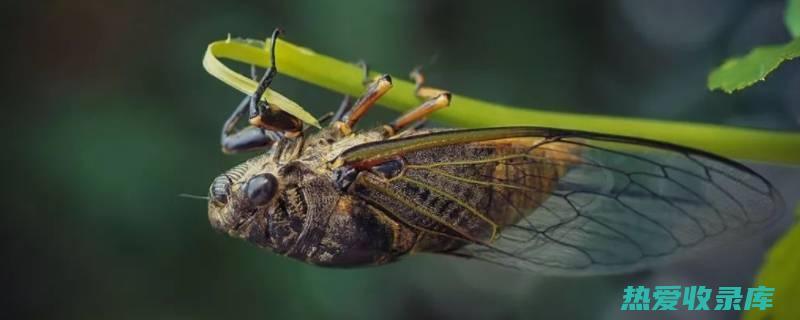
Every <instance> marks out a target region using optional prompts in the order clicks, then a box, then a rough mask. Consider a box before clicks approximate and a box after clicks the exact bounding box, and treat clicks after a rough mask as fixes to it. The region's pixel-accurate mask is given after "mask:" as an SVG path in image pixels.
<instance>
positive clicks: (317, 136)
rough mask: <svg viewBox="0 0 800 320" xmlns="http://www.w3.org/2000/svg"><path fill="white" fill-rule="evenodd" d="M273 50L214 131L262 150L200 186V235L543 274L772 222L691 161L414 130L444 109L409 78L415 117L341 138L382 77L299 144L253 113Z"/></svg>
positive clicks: (345, 257)
mask: <svg viewBox="0 0 800 320" xmlns="http://www.w3.org/2000/svg"><path fill="white" fill-rule="evenodd" d="M277 36H278V32H277V31H276V32H275V33H273V38H272V40H273V41H272V44H273V47H272V51H271V54H272V59H271V66H270V67H269V68H268V69H267V70H266V72H265V74H264V75H263V77H262V78H261V79H260V81H259V86H258V89H257V90H256V91H255V92H254V93H253V94H252V95H251V96H248V97H246V98H245V99H244V100H243V101H242V102H241V103H240V104H239V106H238V107H237V108H236V110H235V111H234V113H233V114H232V115H231V117H230V118H229V119H228V120H227V121H226V123H225V125H224V126H223V130H222V147H223V151H225V152H226V153H234V152H241V151H248V150H262V151H264V152H262V153H261V154H260V155H258V156H256V157H254V158H252V159H250V160H248V161H246V162H244V163H242V164H240V165H237V166H235V167H234V168H232V169H230V170H228V171H227V172H225V173H224V174H222V175H220V176H219V177H217V178H216V179H214V181H213V183H212V184H211V187H210V190H209V202H208V218H209V220H210V222H211V225H212V226H213V227H214V228H215V229H216V230H219V231H221V232H223V233H227V234H228V235H230V236H233V237H236V238H241V239H245V240H246V241H249V242H251V243H253V244H255V245H256V246H258V247H261V248H266V249H269V250H271V251H273V252H275V253H277V254H281V255H285V256H288V257H291V258H295V259H298V260H301V261H304V262H308V263H312V264H316V265H320V266H331V267H354V266H365V265H381V264H386V263H389V262H393V261H396V260H398V258H400V257H403V256H406V255H410V254H413V253H420V252H427V253H438V254H443V255H452V256H458V257H466V258H474V259H477V260H483V261H488V262H491V263H496V264H500V265H504V266H509V267H513V268H517V269H524V270H534V271H537V272H542V273H547V274H561V275H585V274H599V273H618V272H628V271H634V270H639V269H643V268H647V267H650V266H653V265H655V264H661V263H664V262H665V261H670V260H672V259H673V258H675V257H680V256H691V255H692V254H695V253H697V252H699V251H700V250H703V248H704V247H708V246H710V245H712V244H715V243H721V242H724V241H726V239H728V240H729V239H732V238H735V237H738V236H741V235H743V234H748V233H752V232H753V231H755V230H758V229H759V228H763V227H765V226H767V225H770V223H771V222H773V221H775V220H776V218H777V217H778V216H779V212H780V206H781V202H782V200H781V199H780V196H779V194H778V192H777V191H776V190H775V188H774V187H773V186H772V185H771V184H770V183H769V182H768V181H767V180H766V179H764V178H763V177H761V176H760V175H758V174H757V173H755V172H754V171H752V170H751V169H749V168H747V167H746V166H744V165H742V164H739V163H737V162H734V161H732V160H728V159H725V158H722V157H720V156H716V155H713V154H710V153H707V152H704V151H701V150H695V149H691V148H687V147H682V146H678V145H674V144H669V143H664V142H657V141H651V140H645V139H638V138H633V137H623V136H615V135H608V134H600V133H592V132H583V131H572V130H561V129H553V128H541V127H501V128H483V129H468V130H452V129H422V128H420V127H419V126H417V125H416V124H417V123H419V121H420V120H423V119H424V118H426V117H427V116H428V115H429V114H430V113H432V112H434V111H435V110H438V109H440V108H443V107H446V106H448V105H449V103H450V99H451V95H450V94H449V93H447V92H444V91H441V90H436V89H432V88H428V87H423V86H422V79H423V78H422V76H421V74H420V73H414V74H413V76H414V78H415V80H416V82H417V93H418V95H419V96H420V97H421V99H420V101H421V104H420V106H419V107H418V108H416V109H413V110H412V111H410V112H408V113H406V114H404V115H402V116H401V117H399V118H398V119H396V120H395V121H393V122H391V123H389V124H388V125H385V126H382V127H379V128H375V129H372V130H365V131H354V130H353V127H354V125H355V124H356V122H357V121H358V120H359V118H361V117H362V116H363V115H364V113H365V112H366V111H367V110H368V109H369V108H370V106H372V105H373V104H374V103H375V101H376V100H378V98H380V97H381V96H382V95H383V94H384V93H386V92H387V91H388V90H390V88H391V87H392V80H391V77H389V76H388V75H384V76H379V77H376V78H374V79H371V82H369V83H367V85H366V91H365V93H364V95H363V96H362V97H360V98H359V99H357V100H356V101H354V102H352V103H350V102H351V101H350V100H349V99H347V98H346V99H345V101H344V102H343V103H342V105H341V107H340V108H339V110H338V112H336V113H335V115H334V116H332V117H331V119H330V122H329V125H327V126H326V127H325V128H322V129H320V130H319V131H318V132H316V133H313V134H307V130H305V128H304V125H303V122H302V121H300V120H298V119H297V118H295V117H293V116H292V115H290V114H288V113H286V112H284V111H281V110H280V109H279V108H278V107H275V106H273V105H270V104H269V102H265V101H261V99H260V98H261V95H262V94H263V93H264V91H265V90H266V88H267V87H269V86H270V84H271V82H272V80H273V79H274V77H275V75H276V74H277V68H276V65H275V63H276V59H275V48H274V44H275V39H276V37H277ZM365 69H366V68H365ZM365 74H366V73H365ZM254 77H255V75H254ZM245 116H247V117H248V120H249V121H248V122H249V124H248V126H246V127H244V128H241V129H237V128H236V127H237V123H238V121H239V120H240V119H241V118H243V117H245Z"/></svg>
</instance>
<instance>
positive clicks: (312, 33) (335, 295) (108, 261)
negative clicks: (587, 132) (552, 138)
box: [0, 0, 800, 319]
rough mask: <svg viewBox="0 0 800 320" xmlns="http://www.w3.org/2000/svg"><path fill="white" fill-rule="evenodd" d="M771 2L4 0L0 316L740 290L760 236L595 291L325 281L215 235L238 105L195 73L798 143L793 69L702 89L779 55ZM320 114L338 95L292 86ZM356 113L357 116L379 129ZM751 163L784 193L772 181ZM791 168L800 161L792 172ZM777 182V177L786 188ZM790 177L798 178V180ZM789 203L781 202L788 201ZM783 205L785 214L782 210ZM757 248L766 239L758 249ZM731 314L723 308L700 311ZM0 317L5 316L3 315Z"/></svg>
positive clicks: (354, 278)
mask: <svg viewBox="0 0 800 320" xmlns="http://www.w3.org/2000/svg"><path fill="white" fill-rule="evenodd" d="M784 8H785V4H784V2H783V1H744V0H674V1H637V0H617V1H602V2H601V1H575V2H562V3H558V4H556V3H545V2H543V1H528V2H522V1H474V2H468V1H455V0H452V1H448V0H444V1H425V0H415V1H367V0H353V1H311V0H294V1H266V0H261V1H138V2H137V1H130V2H109V1H96V0H89V1H79V2H78V1H64V0H57V1H40V2H22V1H14V2H7V3H4V4H2V13H0V14H1V15H2V23H3V26H4V29H3V30H5V32H4V42H5V44H4V49H5V50H4V56H5V64H4V72H3V88H4V90H3V91H4V94H3V95H2V98H1V99H2V105H3V108H4V109H5V112H4V113H3V115H4V116H3V117H2V118H0V121H2V124H3V126H2V130H3V133H4V136H5V137H6V141H5V142H4V144H5V145H6V147H5V148H4V150H5V152H4V156H3V157H2V159H3V164H4V166H3V167H4V168H5V169H6V170H5V172H4V173H3V178H4V179H3V184H2V194H3V196H4V197H3V198H4V204H5V210H4V214H3V215H2V224H0V225H1V226H2V228H3V229H4V230H2V233H0V234H2V247H3V253H4V259H3V269H5V270H4V272H3V275H4V279H3V284H4V286H3V287H4V290H3V295H4V296H3V299H2V304H3V306H2V310H3V311H2V312H3V313H4V314H6V315H8V316H18V317H20V318H33V319H45V318H58V319H107V318H115V319H219V318H242V319H252V318H262V319H266V318H269V319H306V318H312V317H313V318H347V319H375V318H381V319H401V318H432V319H433V318H435V319H469V318H493V319H532V318H542V319H551V318H556V317H558V318H564V319H596V318H607V319H619V318H635V319H638V318H643V317H644V318H648V317H653V318H656V317H657V318H662V319H663V318H665V317H666V318H684V317H685V318H696V317H698V316H700V315H699V314H697V313H695V314H682V313H669V314H646V313H638V314H634V313H620V312H619V311H618V309H619V303H620V301H621V300H620V299H621V295H622V289H623V288H624V287H625V286H626V285H629V284H642V283H643V284H651V283H655V284H665V285H672V284H678V285H707V286H713V285H715V284H719V283H723V284H727V285H741V286H749V285H750V283H749V281H751V280H752V277H753V274H754V272H755V270H757V267H758V265H759V263H760V258H761V254H763V252H764V250H765V248H766V247H767V245H768V244H769V241H768V240H769V239H765V240H764V241H761V240H758V241H749V242H747V243H741V244H737V245H736V246H735V247H733V248H722V249H720V250H719V251H718V252H716V253H714V254H710V255H709V256H708V257H705V258H704V260H703V259H700V260H696V261H688V262H685V263H683V264H679V265H674V266H670V267H668V268H665V269H663V270H658V271H654V272H646V273H641V274H635V275H624V276H614V277H600V278H579V279H559V278H543V277H537V276H536V275H531V274H526V273H521V272H518V271H513V270H505V269H500V268H498V267H495V266H492V265H485V264H481V263H478V262H472V261H462V260H458V259H454V258H442V257H434V256H426V255H421V256H415V257H411V258H409V259H405V260H404V261H401V262H399V263H396V264H393V265H389V266H385V267H380V268H367V269H351V270H336V269H322V268H318V267H314V266H309V265H305V264H302V263H298V262H294V261H290V260H287V259H285V258H282V257H279V256H275V255H272V254H269V253H265V252H262V251H260V250H258V249H256V248H254V247H252V246H250V245H248V244H246V243H244V242H242V241H237V240H234V239H229V238H228V237H226V236H223V235H220V234H217V233H214V232H213V231H212V230H211V228H210V226H209V224H208V221H207V218H206V204H205V202H204V201H198V200H191V199H185V198H179V197H178V196H177V195H178V194H179V193H195V194H204V193H205V192H206V190H207V187H208V185H209V183H210V182H211V179H213V178H214V177H215V176H216V175H217V174H219V173H221V172H222V171H223V170H226V169H227V168H229V167H231V166H233V165H234V164H236V163H237V162H240V161H242V160H243V159H245V158H246V155H245V156H235V157H231V156H224V155H222V154H221V153H220V152H219V150H220V147H219V142H218V139H219V129H220V127H221V125H222V122H223V121H224V119H225V118H226V117H227V116H228V114H229V113H230V112H231V111H232V109H233V108H234V107H235V105H236V104H237V103H238V102H239V101H240V99H241V95H240V94H239V93H237V92H235V91H234V90H233V89H231V88H229V87H227V86H225V85H223V84H222V83H221V82H219V81H217V80H215V79H213V78H211V77H210V76H208V75H207V74H206V73H205V71H204V70H203V68H202V66H201V64H200V60H201V58H202V55H203V52H204V50H205V47H206V45H207V44H208V43H209V42H211V41H214V40H219V39H223V38H225V36H226V35H227V34H228V33H231V34H232V35H234V36H242V37H252V38H264V37H267V36H268V35H269V33H270V32H271V31H272V29H273V28H274V27H276V26H279V27H282V28H283V29H284V30H285V31H286V35H285V38H286V39H287V40H289V41H291V42H293V43H296V44H300V45H303V46H307V47H310V48H313V49H314V50H316V51H318V52H320V53H323V54H327V55H331V56H334V57H337V58H339V59H343V60H347V61H356V60H358V59H364V60H366V61H368V62H370V64H371V66H372V67H373V68H374V69H376V70H379V71H382V72H390V73H393V74H395V75H399V76H403V75H405V74H406V73H407V72H408V71H409V70H410V69H411V68H413V67H414V66H416V65H419V64H425V65H426V74H427V75H428V80H429V83H431V84H432V85H435V86H439V87H445V88H448V89H451V90H452V91H454V92H457V93H460V94H464V95H468V96H473V97H477V98H481V99H484V100H488V101H496V102H500V103H504V104H509V105H517V106H536V107H538V108H542V109H551V110H560V111H572V112H586V113H599V114H614V115H625V116H634V117H647V118H658V119H676V120H691V121H702V122H711V123H721V124H729V125H736V126H749V127H758V128H769V129H784V130H798V119H800V90H798V88H800V72H798V71H800V64H799V63H798V62H797V61H793V62H790V63H787V64H785V65H784V66H782V67H781V68H780V69H779V70H778V71H776V72H775V73H774V74H772V75H770V77H769V78H768V81H767V82H766V83H761V84H758V85H756V86H754V87H753V88H750V89H747V90H745V91H743V92H741V93H737V94H735V95H725V94H722V93H719V92H713V93H712V92H708V91H707V90H706V89H705V81H706V76H707V73H708V72H709V71H710V70H711V69H712V68H713V67H715V66H717V65H718V64H720V63H721V62H722V61H723V60H724V59H725V58H726V57H729V56H732V55H742V54H744V53H746V52H747V51H749V49H750V48H752V47H754V46H757V45H763V44H771V43H783V42H786V41H787V40H788V39H789V38H790V37H789V35H788V33H787V31H786V29H785V26H784V25H783V20H782V15H783V10H784ZM274 86H275V88H277V90H278V91H280V92H281V93H283V94H285V95H286V96H288V97H291V98H292V99H294V100H295V101H297V102H299V103H300V104H301V105H303V106H305V107H306V108H307V110H309V111H310V112H312V113H313V114H315V115H321V114H323V113H324V112H326V111H332V110H334V108H335V107H336V106H337V105H338V103H339V100H340V96H339V95H338V94H335V93H332V92H327V91H324V90H322V89H319V88H314V87H312V86H309V85H307V84H304V83H300V82H298V81H296V80H293V79H290V78H288V77H285V76H284V77H279V78H278V79H277V80H276V81H275V83H274ZM394 115H395V113H394V112H391V111H388V110H386V109H383V108H376V109H375V110H373V111H371V113H370V114H369V115H368V117H367V119H366V120H364V121H362V123H364V124H367V125H375V124H378V123H381V122H383V121H388V120H389V119H391V118H392V117H393V116H394ZM762 167H763V168H762V169H761V170H763V171H759V172H762V173H764V174H766V175H768V177H777V179H778V181H777V182H776V184H778V185H779V186H782V185H783V186H789V187H786V188H784V189H783V190H782V191H784V193H785V194H787V193H788V194H795V193H796V192H797V190H796V182H795V183H794V184H793V186H794V189H793V190H789V189H791V188H792V187H791V186H792V184H791V183H790V182H789V181H790V180H788V179H789V178H786V177H785V176H784V175H783V174H780V173H777V172H779V171H774V170H779V169H775V168H772V167H764V166H762ZM794 172H796V170H795V171H794ZM781 179H784V180H781ZM795 181H796V180H795ZM787 198H790V199H791V198H792V196H791V195H790V196H788V197H787ZM791 203H793V202H791ZM767 238H769V237H767ZM702 317H703V318H706V319H709V318H735V317H736V314H735V313H710V314H702ZM9 318H13V317H9Z"/></svg>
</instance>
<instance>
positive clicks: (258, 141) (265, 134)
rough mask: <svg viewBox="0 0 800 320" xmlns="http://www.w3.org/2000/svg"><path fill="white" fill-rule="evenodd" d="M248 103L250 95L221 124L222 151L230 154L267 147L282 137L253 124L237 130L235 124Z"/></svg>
mask: <svg viewBox="0 0 800 320" xmlns="http://www.w3.org/2000/svg"><path fill="white" fill-rule="evenodd" d="M249 104H250V97H245V98H244V100H242V102H241V103H239V106H237V107H236V110H234V111H233V113H232V114H231V115H230V117H228V120H226V121H225V124H224V125H223V126H222V134H221V138H220V144H221V145H222V152H224V153H228V154H231V153H238V152H243V151H251V150H256V149H263V148H269V147H270V146H272V144H273V143H274V142H275V141H278V140H280V139H281V138H282V136H281V134H280V133H277V132H274V131H269V130H265V129H262V128H258V127H253V126H248V127H246V128H244V129H241V130H238V131H237V130H236V124H237V123H238V122H239V119H241V117H242V116H243V115H244V114H245V112H246V110H247V107H248V106H249Z"/></svg>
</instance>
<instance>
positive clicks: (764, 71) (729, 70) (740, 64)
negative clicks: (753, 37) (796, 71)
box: [708, 38, 800, 93]
mask: <svg viewBox="0 0 800 320" xmlns="http://www.w3.org/2000/svg"><path fill="white" fill-rule="evenodd" d="M798 56H800V38H796V39H794V40H793V41H792V42H789V43H787V44H784V45H772V46H764V47H758V48H755V49H753V51H750V53H749V54H747V55H746V56H744V57H742V58H732V59H728V61H725V63H723V64H722V66H720V67H718V68H717V69H716V70H714V71H712V72H711V74H710V75H709V76H708V89H709V90H714V89H722V90H723V91H725V92H727V93H732V92H734V91H736V90H740V89H743V88H747V87H749V86H751V85H753V84H754V83H756V82H758V81H763V80H764V78H765V77H766V76H767V75H768V74H769V73H770V72H772V71H773V70H775V68H777V67H778V66H779V65H780V64H781V63H782V62H784V61H787V60H791V59H794V58H797V57H798Z"/></svg>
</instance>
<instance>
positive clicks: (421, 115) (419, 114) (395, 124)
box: [383, 92, 451, 136]
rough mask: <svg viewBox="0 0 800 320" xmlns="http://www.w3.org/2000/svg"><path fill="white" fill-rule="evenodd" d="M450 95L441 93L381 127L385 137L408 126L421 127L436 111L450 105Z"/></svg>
mask: <svg viewBox="0 0 800 320" xmlns="http://www.w3.org/2000/svg"><path fill="white" fill-rule="evenodd" d="M450 97H451V95H450V93H449V92H443V93H440V94H439V95H437V96H435V97H433V98H432V99H430V100H427V101H425V102H423V103H422V104H421V105H419V106H418V107H416V108H414V109H412V110H411V111H409V112H406V113H404V114H403V115H401V116H400V117H399V118H397V119H395V120H394V121H392V122H390V123H389V124H387V125H384V126H383V129H384V131H385V133H386V135H387V136H394V135H395V134H397V133H398V132H400V130H402V129H403V128H406V127H408V126H409V125H413V126H421V125H422V124H424V122H425V119H426V118H427V117H428V115H430V114H431V113H433V112H435V111H436V110H439V109H442V108H444V107H447V106H449V105H450Z"/></svg>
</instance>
